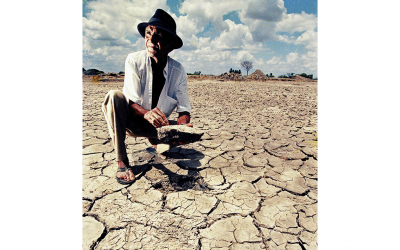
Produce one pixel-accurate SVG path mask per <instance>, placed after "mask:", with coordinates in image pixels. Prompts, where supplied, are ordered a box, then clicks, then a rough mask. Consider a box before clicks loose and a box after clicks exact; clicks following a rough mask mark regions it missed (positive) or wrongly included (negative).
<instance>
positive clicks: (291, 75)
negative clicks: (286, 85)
mask: <svg viewBox="0 0 400 250" xmlns="http://www.w3.org/2000/svg"><path fill="white" fill-rule="evenodd" d="M286 74H287V76H288V77H289V78H292V77H293V76H294V73H286Z"/></svg>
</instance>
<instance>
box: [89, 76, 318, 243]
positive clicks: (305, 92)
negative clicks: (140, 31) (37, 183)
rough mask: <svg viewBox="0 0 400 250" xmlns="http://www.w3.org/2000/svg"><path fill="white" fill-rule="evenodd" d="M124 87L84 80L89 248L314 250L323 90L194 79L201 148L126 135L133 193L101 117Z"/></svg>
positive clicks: (194, 106) (191, 85) (195, 116)
mask: <svg viewBox="0 0 400 250" xmlns="http://www.w3.org/2000/svg"><path fill="white" fill-rule="evenodd" d="M122 87H123V82H116V83H113V82H106V83H102V82H100V83H92V82H84V83H83V95H82V96H83V111H82V120H83V125H82V126H83V127H82V129H83V135H82V138H83V142H82V146H83V149H82V154H83V169H82V174H83V186H82V198H83V203H82V204H83V212H82V215H83V249H286V250H290V249H299V250H301V249H317V246H318V244H317V232H318V227H317V225H318V224H317V218H318V209H317V208H318V195H317V194H318V170H317V162H318V150H317V148H318V129H317V115H318V109H317V92H318V89H317V83H315V82H276V81H275V82H233V81H226V82H221V81H209V80H204V81H195V80H191V81H189V83H188V89H189V98H190V101H191V105H192V112H191V116H192V120H191V121H192V123H193V124H194V126H195V127H196V128H198V129H201V130H204V131H205V134H204V135H203V137H202V141H200V142H196V143H192V144H188V145H185V146H181V147H177V148H174V149H172V150H170V152H169V156H170V158H169V159H168V160H161V159H159V158H156V157H154V156H152V155H150V154H148V153H146V151H145V149H146V148H147V147H149V146H150V144H149V143H148V142H147V140H146V139H145V138H132V137H127V140H126V144H127V152H128V157H129V160H130V164H131V165H132V166H134V173H135V175H136V177H137V181H136V182H135V183H133V184H131V185H128V186H124V185H120V184H118V183H117V181H116V179H115V173H116V170H117V165H116V162H115V155H114V149H113V146H112V142H111V140H110V137H109V134H108V128H107V124H106V121H105V119H104V115H103V114H102V112H101V103H102V102H103V100H104V96H105V95H106V93H107V92H108V91H109V90H112V89H118V90H121V91H122ZM176 118H177V114H175V113H173V115H171V117H170V119H176Z"/></svg>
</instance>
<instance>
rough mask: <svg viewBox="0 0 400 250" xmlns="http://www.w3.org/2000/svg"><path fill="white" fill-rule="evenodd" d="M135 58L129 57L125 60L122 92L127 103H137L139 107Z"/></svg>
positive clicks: (138, 87) (138, 83)
mask: <svg viewBox="0 0 400 250" xmlns="http://www.w3.org/2000/svg"><path fill="white" fill-rule="evenodd" d="M134 59H135V58H134V57H132V56H131V55H128V57H127V58H126V60H125V78H124V88H123V90H122V92H123V93H124V95H125V97H126V98H127V101H128V103H129V100H131V101H133V102H135V103H139V105H140V100H141V99H140V90H141V86H140V78H139V71H138V69H137V66H136V62H135V60H134Z"/></svg>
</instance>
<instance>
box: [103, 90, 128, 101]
mask: <svg viewBox="0 0 400 250" xmlns="http://www.w3.org/2000/svg"><path fill="white" fill-rule="evenodd" d="M109 98H110V99H113V100H118V99H124V100H125V95H124V93H122V92H121V91H119V90H110V91H108V93H107V95H106V99H109Z"/></svg>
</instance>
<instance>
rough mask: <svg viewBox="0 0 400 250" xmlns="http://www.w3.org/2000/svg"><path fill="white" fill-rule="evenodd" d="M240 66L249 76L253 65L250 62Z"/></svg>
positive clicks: (242, 63)
mask: <svg viewBox="0 0 400 250" xmlns="http://www.w3.org/2000/svg"><path fill="white" fill-rule="evenodd" d="M240 65H241V66H242V67H243V68H245V69H246V70H247V75H249V70H250V69H251V68H253V63H252V62H250V61H244V62H241V63H240Z"/></svg>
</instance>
